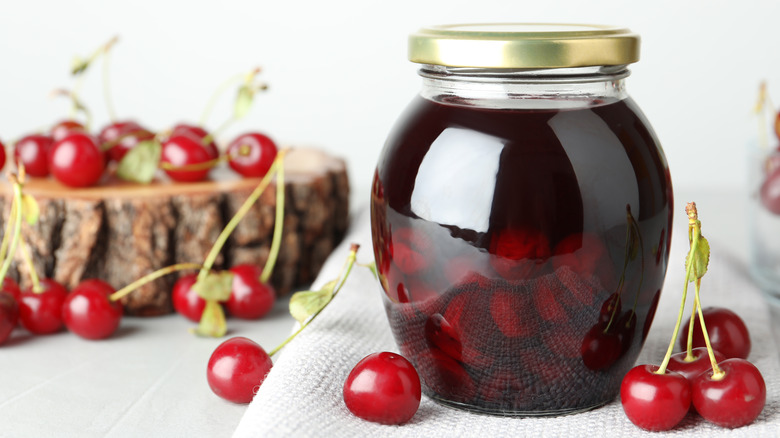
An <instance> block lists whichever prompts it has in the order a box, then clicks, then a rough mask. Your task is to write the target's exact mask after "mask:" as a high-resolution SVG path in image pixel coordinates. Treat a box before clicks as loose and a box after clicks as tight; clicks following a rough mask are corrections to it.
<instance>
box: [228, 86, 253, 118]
mask: <svg viewBox="0 0 780 438" xmlns="http://www.w3.org/2000/svg"><path fill="white" fill-rule="evenodd" d="M254 97H255V93H253V92H252V89H251V88H249V87H247V86H246V85H242V86H241V87H239V89H238V95H237V96H236V103H235V105H234V106H233V117H235V118H236V119H240V118H242V117H244V116H245V115H247V113H248V112H249V109H250V108H251V107H252V100H253V99H254Z"/></svg>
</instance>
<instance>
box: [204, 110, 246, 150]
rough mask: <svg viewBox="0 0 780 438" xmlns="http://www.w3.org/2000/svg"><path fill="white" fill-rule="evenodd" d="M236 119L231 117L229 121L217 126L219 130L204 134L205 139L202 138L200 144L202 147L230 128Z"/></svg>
mask: <svg viewBox="0 0 780 438" xmlns="http://www.w3.org/2000/svg"><path fill="white" fill-rule="evenodd" d="M236 120H237V119H236V118H235V117H233V116H231V117H230V118H229V119H227V120H225V121H224V122H222V124H221V125H219V128H217V129H215V130H214V131H212V132H210V133H208V134H206V136H205V137H203V138H202V139H201V140H200V142H201V143H202V144H203V146H207V145H208V144H209V143H211V142H212V141H214V138H216V137H217V136H218V135H219V134H221V133H223V132H224V131H225V130H226V129H227V128H229V127H230V125H232V124H233V122H235V121H236Z"/></svg>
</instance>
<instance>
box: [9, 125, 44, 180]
mask: <svg viewBox="0 0 780 438" xmlns="http://www.w3.org/2000/svg"><path fill="white" fill-rule="evenodd" d="M52 144H53V140H52V138H51V137H49V136H48V135H40V134H33V135H28V136H26V137H22V138H21V139H19V141H17V142H16V146H15V147H14V158H15V159H16V161H17V162H20V163H22V164H24V169H25V171H26V172H27V174H28V175H30V176H34V177H45V176H48V175H49V150H50V149H51V146H52Z"/></svg>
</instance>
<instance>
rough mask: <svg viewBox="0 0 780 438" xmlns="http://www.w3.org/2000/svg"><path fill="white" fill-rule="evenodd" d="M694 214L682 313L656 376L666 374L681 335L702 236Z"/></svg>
mask: <svg viewBox="0 0 780 438" xmlns="http://www.w3.org/2000/svg"><path fill="white" fill-rule="evenodd" d="M689 205H690V204H689ZM686 211H688V207H686ZM693 212H694V213H693V215H692V214H691V212H690V211H688V236H689V238H690V244H691V248H690V251H689V252H688V257H687V259H686V260H687V262H686V269H685V286H684V287H683V295H682V302H681V303H680V311H679V312H678V314H677V323H676V324H675V325H674V332H673V333H672V340H671V341H670V342H669V348H668V349H667V350H666V355H665V356H664V361H663V362H662V363H661V366H660V367H659V368H658V370H657V371H656V372H655V373H656V374H666V367H667V366H669V361H670V360H671V359H672V351H673V350H674V344H675V341H676V340H677V336H678V335H679V333H680V323H682V319H683V313H684V312H685V300H686V298H687V296H688V283H689V281H688V279H689V278H691V273H692V272H693V261H694V260H693V259H694V256H695V255H696V249H697V248H698V246H699V235H700V231H699V229H698V227H697V226H696V223H697V221H698V219H697V218H696V213H695V207H694V209H693ZM691 233H692V234H691Z"/></svg>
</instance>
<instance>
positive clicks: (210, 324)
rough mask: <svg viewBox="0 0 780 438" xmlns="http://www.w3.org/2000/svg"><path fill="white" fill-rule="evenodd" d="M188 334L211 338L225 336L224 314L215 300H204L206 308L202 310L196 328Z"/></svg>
mask: <svg viewBox="0 0 780 438" xmlns="http://www.w3.org/2000/svg"><path fill="white" fill-rule="evenodd" d="M190 332H191V333H194V334H196V335H198V336H204V337H212V338H221V337H222V336H225V334H226V333H227V323H226V322H225V312H224V311H223V310H222V306H220V304H219V303H218V302H216V301H215V300H206V307H204V308H203V314H201V316H200V322H199V323H198V328H196V329H190Z"/></svg>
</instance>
